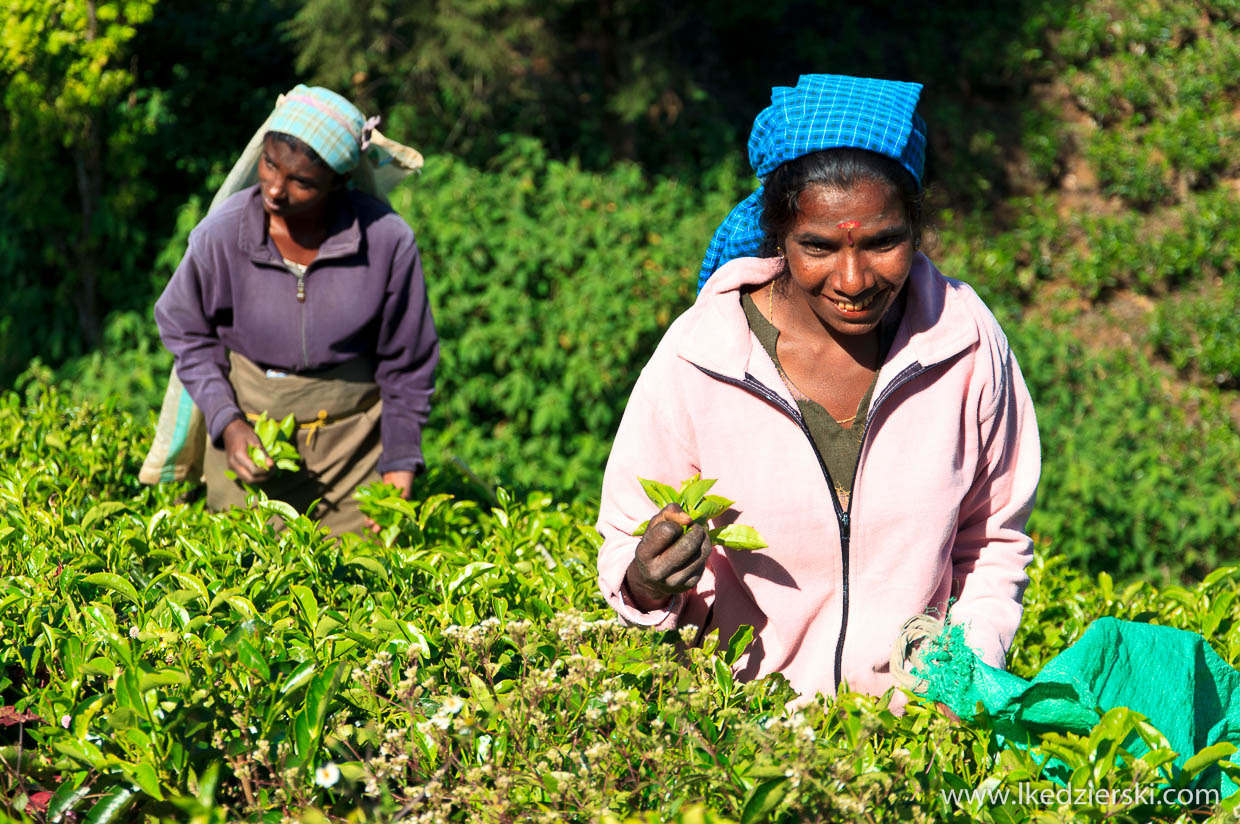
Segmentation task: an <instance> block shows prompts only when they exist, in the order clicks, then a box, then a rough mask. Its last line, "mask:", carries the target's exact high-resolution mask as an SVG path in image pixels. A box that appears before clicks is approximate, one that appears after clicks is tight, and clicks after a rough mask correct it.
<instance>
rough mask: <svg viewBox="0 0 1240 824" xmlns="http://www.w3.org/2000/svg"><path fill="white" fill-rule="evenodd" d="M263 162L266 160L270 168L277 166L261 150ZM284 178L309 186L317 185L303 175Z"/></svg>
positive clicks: (272, 158) (270, 157)
mask: <svg viewBox="0 0 1240 824" xmlns="http://www.w3.org/2000/svg"><path fill="white" fill-rule="evenodd" d="M263 160H266V161H267V162H268V163H270V164H271V165H272V166H275V165H277V164H276V160H275V158H274V157H272V156H271V155H270V154H268V152H267V150H266V149H263ZM285 177H287V178H289V179H290V180H296V181H297V182H298V183H306V184H309V185H311V186H314V185H317V184H316V182H315V180H314V179H313V178H309V177H305V176H304V175H294V174H286V175H285Z"/></svg>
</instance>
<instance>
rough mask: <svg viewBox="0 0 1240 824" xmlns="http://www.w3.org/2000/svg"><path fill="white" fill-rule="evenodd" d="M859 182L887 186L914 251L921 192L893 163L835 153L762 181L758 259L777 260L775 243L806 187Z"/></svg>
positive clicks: (806, 158)
mask: <svg viewBox="0 0 1240 824" xmlns="http://www.w3.org/2000/svg"><path fill="white" fill-rule="evenodd" d="M861 181H873V182H876V183H883V184H886V185H888V186H891V187H892V188H893V189H895V190H896V192H897V193H898V194H899V195H900V200H901V201H902V202H903V203H904V215H905V218H906V219H907V220H908V224H909V232H910V233H911V234H912V236H913V248H920V246H921V239H922V237H921V236H922V230H923V229H924V228H925V222H924V218H923V215H922V200H923V195H924V190H923V189H922V188H921V187H920V186H919V185H918V184H917V180H916V179H915V178H914V177H913V175H912V173H910V172H909V170H908V169H905V168H904V167H903V166H901V165H900V164H899V163H898V162H897V161H896V160H894V159H893V158H890V157H887V156H886V155H881V154H878V153H877V152H871V151H867V150H865V149H854V148H836V149H823V150H821V151H817V152H810V153H809V154H806V155H801V156H800V157H798V158H794V159H793V160H789V161H787V162H785V163H781V164H780V165H779V166H776V167H775V170H774V171H773V172H771V173H770V174H769V175H767V177H766V181H765V183H764V191H763V196H762V222H761V226H762V231H763V232H764V233H765V234H766V237H765V238H764V239H763V241H762V250H761V251H760V252H759V254H760V255H761V256H762V257H774V256H775V255H776V254H778V246H779V239H780V238H782V237H784V236H785V235H786V234H788V232H789V231H791V230H792V227H793V226H794V225H795V224H796V222H797V217H798V215H799V214H800V206H799V204H798V199H799V198H800V196H801V192H803V191H805V190H806V189H807V188H809V187H810V186H826V187H828V188H832V189H847V188H849V187H851V186H854V185H856V184H857V183H860V182H861Z"/></svg>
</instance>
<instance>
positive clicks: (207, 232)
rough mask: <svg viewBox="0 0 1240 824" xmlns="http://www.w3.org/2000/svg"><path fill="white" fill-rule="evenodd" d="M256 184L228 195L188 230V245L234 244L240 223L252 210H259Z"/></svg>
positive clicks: (259, 204) (260, 205)
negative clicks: (191, 229)
mask: <svg viewBox="0 0 1240 824" xmlns="http://www.w3.org/2000/svg"><path fill="white" fill-rule="evenodd" d="M261 209H262V204H261V203H260V202H259V200H258V186H257V185H254V186H248V187H246V188H244V189H242V190H241V191H239V192H236V193H235V194H233V195H231V196H229V197H228V198H227V199H226V200H224V202H222V203H221V204H220V205H218V206H216V207H215V208H214V209H212V210H211V211H210V212H208V213H207V216H206V217H204V218H203V219H202V220H200V221H199V222H198V225H197V226H195V227H194V229H193V231H191V232H190V235H189V237H190V246H191V248H192V247H193V246H217V245H219V244H223V243H229V242H231V243H233V244H236V242H237V237H238V233H239V232H240V229H241V224H242V222H243V221H244V220H245V218H246V216H247V215H248V214H250V213H251V212H252V211H254V210H261Z"/></svg>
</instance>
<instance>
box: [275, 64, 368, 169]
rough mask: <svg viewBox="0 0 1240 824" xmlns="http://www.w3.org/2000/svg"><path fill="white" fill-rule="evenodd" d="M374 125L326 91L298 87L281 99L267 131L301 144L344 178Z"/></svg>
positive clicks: (320, 88)
mask: <svg viewBox="0 0 1240 824" xmlns="http://www.w3.org/2000/svg"><path fill="white" fill-rule="evenodd" d="M377 123H378V118H371V119H370V120H367V119H366V118H365V116H364V115H363V114H362V113H361V112H360V111H359V110H358V108H357V107H356V106H354V105H353V104H352V103H350V102H349V101H348V100H345V99H344V98H343V97H341V96H340V95H338V94H336V93H335V92H333V91H332V90H330V89H325V88H323V87H322V86H313V87H310V86H302V85H299V86H297V87H296V88H294V89H293V90H292V91H291V92H289V93H288V94H286V95H284V96H283V97H282V98H281V101H280V104H279V105H278V106H277V107H276V110H275V111H274V112H273V113H272V115H271V117H270V118H268V120H267V129H268V130H269V131H273V132H281V133H283V134H287V135H292V136H293V137H295V138H297V139H298V140H301V141H302V142H304V143H305V144H306V145H307V146H309V147H310V148H311V149H314V151H315V152H317V153H318V155H319V157H321V158H323V160H324V161H326V163H327V165H328V166H331V167H332V168H333V169H335V170H336V171H337V172H339V173H340V174H347V173H348V172H351V171H353V170H354V169H355V168H357V164H358V161H359V160H361V157H362V150H363V149H365V148H366V145H367V143H368V142H369V133H370V130H371V129H373V128H374V127H375V125H376V124H377Z"/></svg>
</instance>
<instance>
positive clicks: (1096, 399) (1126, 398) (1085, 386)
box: [1008, 323, 1240, 579]
mask: <svg viewBox="0 0 1240 824" xmlns="http://www.w3.org/2000/svg"><path fill="white" fill-rule="evenodd" d="M1008 331H1009V334H1010V335H1011V337H1012V345H1013V349H1014V351H1015V352H1016V353H1017V356H1018V357H1019V358H1020V363H1021V369H1022V371H1023V373H1024V375H1025V378H1026V380H1027V381H1028V383H1029V388H1030V392H1031V393H1032V395H1033V398H1034V402H1035V406H1036V409H1037V415H1038V429H1039V432H1040V433H1041V437H1042V455H1043V468H1042V480H1041V483H1040V485H1039V487H1038V503H1037V506H1036V508H1035V510H1034V514H1033V517H1032V519H1031V520H1030V528H1031V529H1032V530H1033V531H1035V532H1037V533H1040V534H1042V535H1045V536H1047V537H1048V538H1049V539H1050V540H1051V541H1052V543H1053V545H1054V548H1055V552H1056V553H1057V554H1062V555H1063V556H1064V557H1066V558H1068V559H1069V560H1070V562H1071V563H1072V564H1073V566H1075V567H1077V568H1078V569H1088V570H1091V571H1094V572H1102V571H1109V572H1111V573H1113V574H1117V575H1121V576H1131V575H1135V574H1140V575H1143V576H1148V575H1160V576H1162V577H1164V578H1170V579H1178V578H1180V577H1181V576H1184V575H1187V576H1188V577H1194V578H1198V579H1199V578H1201V577H1202V576H1204V575H1206V574H1207V573H1209V572H1210V571H1211V570H1213V569H1215V568H1216V567H1217V566H1218V565H1220V564H1223V563H1227V562H1229V561H1231V560H1232V559H1234V558H1235V557H1236V546H1237V540H1238V539H1240V513H1238V512H1237V510H1236V507H1235V490H1236V489H1237V488H1240V435H1238V434H1237V432H1236V427H1235V424H1234V423H1233V422H1232V421H1231V419H1230V418H1229V416H1228V414H1227V410H1226V408H1225V407H1224V405H1223V403H1222V401H1221V399H1220V397H1219V395H1218V393H1217V392H1214V391H1212V390H1189V392H1188V393H1187V394H1186V395H1183V396H1179V397H1177V396H1176V395H1174V394H1173V393H1172V391H1171V390H1170V388H1169V387H1168V382H1167V378H1166V377H1165V376H1164V375H1163V374H1162V373H1160V372H1159V371H1158V370H1157V369H1155V368H1154V367H1153V366H1151V364H1150V363H1149V362H1148V360H1146V359H1145V358H1144V357H1143V356H1142V355H1141V354H1140V353H1138V352H1133V351H1126V350H1117V351H1112V352H1109V353H1107V354H1103V355H1091V354H1088V353H1087V351H1086V350H1085V348H1084V345H1083V344H1082V343H1080V342H1078V341H1075V340H1073V339H1072V338H1069V337H1067V336H1064V335H1062V334H1060V333H1059V332H1058V331H1056V330H1053V329H1047V328H1044V327H1042V326H1040V325H1038V324H1034V323H1026V324H1020V325H1017V326H1014V327H1011V328H1009V330H1008Z"/></svg>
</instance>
